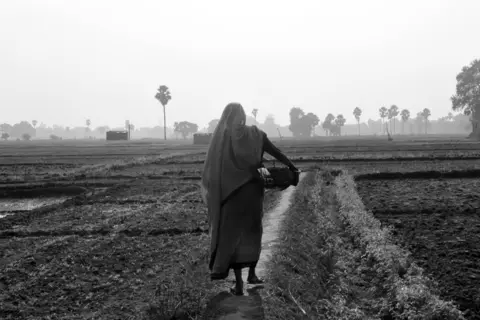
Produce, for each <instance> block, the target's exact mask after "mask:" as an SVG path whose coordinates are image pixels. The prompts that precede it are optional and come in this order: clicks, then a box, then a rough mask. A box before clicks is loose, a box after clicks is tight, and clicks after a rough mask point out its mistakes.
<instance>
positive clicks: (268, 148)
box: [263, 133, 297, 171]
mask: <svg viewBox="0 0 480 320" xmlns="http://www.w3.org/2000/svg"><path fill="white" fill-rule="evenodd" d="M263 150H264V151H265V152H266V153H268V154H270V155H271V156H272V157H274V158H275V159H277V160H278V161H280V162H281V163H283V164H284V165H286V166H287V167H289V168H290V170H292V171H295V170H297V168H296V167H295V166H294V165H293V163H292V161H290V160H289V159H288V158H287V157H286V156H285V155H284V154H283V153H282V151H280V150H279V149H278V148H277V147H275V145H274V144H273V143H272V142H271V141H270V139H268V137H267V135H266V134H265V133H263Z"/></svg>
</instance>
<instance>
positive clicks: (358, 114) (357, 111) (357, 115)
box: [353, 107, 362, 135]
mask: <svg viewBox="0 0 480 320" xmlns="http://www.w3.org/2000/svg"><path fill="white" fill-rule="evenodd" d="M353 115H354V116H355V120H357V125H358V135H360V117H361V115H362V109H360V108H359V107H356V108H355V109H353Z"/></svg>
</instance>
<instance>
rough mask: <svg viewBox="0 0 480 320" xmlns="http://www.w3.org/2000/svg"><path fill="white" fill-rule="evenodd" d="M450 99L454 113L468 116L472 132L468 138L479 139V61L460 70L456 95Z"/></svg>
mask: <svg viewBox="0 0 480 320" xmlns="http://www.w3.org/2000/svg"><path fill="white" fill-rule="evenodd" d="M450 99H451V101H452V109H453V110H454V111H463V114H465V115H466V116H470V119H471V120H470V121H471V123H472V132H471V133H470V135H469V137H470V138H475V139H480V126H479V125H478V122H479V121H480V60H477V59H476V60H474V61H472V62H471V63H470V65H469V66H464V67H463V68H462V71H461V72H460V73H459V74H458V75H457V85H456V93H455V95H453V96H452V97H451V98H450Z"/></svg>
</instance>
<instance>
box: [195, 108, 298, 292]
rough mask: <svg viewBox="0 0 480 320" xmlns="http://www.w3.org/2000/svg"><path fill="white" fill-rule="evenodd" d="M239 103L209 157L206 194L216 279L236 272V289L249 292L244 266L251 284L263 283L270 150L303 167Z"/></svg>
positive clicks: (224, 118) (226, 111)
mask: <svg viewBox="0 0 480 320" xmlns="http://www.w3.org/2000/svg"><path fill="white" fill-rule="evenodd" d="M245 122H246V115H245V111H244V110H243V107H242V106H241V105H240V104H239V103H230V104H229V105H227V106H226V107H225V109H224V110H223V114H222V117H221V119H220V121H219V123H218V125H217V128H216V129H215V132H214V134H213V137H212V141H211V142H210V146H209V149H208V153H207V158H206V160H205V165H204V170H203V176H202V196H203V200H204V201H205V202H206V203H207V206H208V215H209V223H210V236H211V244H210V263H209V268H210V271H211V274H210V278H211V279H212V280H222V279H226V278H227V277H228V273H229V271H230V269H233V270H234V272H235V281H236V285H235V288H232V289H231V291H232V293H234V294H236V295H243V279H242V268H249V273H248V278H247V282H248V283H250V284H259V283H263V280H261V279H259V278H258V277H257V275H256V273H255V267H256V265H257V262H258V259H259V257H260V250H261V244H262V232H263V228H262V216H263V196H264V184H263V180H262V178H261V176H260V173H259V172H258V170H257V169H258V168H260V167H261V165H262V159H263V153H264V152H267V153H269V154H270V155H272V156H273V157H275V158H276V159H277V160H278V161H280V162H282V163H284V164H285V165H286V166H288V167H289V168H290V170H292V171H296V170H297V169H296V168H295V166H294V165H293V163H292V162H291V161H290V160H288V159H287V157H286V156H285V155H283V154H282V153H281V151H280V150H278V149H277V148H276V147H275V146H274V145H273V144H272V143H271V142H270V140H269V139H268V138H267V135H266V134H265V133H264V132H263V131H261V130H260V129H258V128H257V127H256V126H247V125H246V124H245Z"/></svg>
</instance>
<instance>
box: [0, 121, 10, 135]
mask: <svg viewBox="0 0 480 320" xmlns="http://www.w3.org/2000/svg"><path fill="white" fill-rule="evenodd" d="M11 131H12V126H11V125H9V124H8V123H2V124H0V132H2V133H10V132H11Z"/></svg>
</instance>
